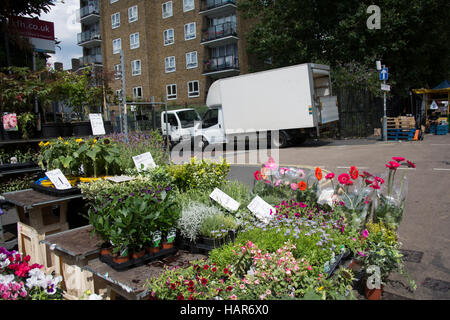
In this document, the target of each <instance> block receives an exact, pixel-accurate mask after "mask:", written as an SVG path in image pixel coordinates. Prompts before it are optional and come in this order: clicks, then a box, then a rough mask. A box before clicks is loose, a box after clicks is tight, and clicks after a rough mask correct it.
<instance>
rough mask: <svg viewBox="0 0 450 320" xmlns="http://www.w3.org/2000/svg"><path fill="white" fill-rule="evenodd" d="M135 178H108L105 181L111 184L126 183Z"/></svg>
mask: <svg viewBox="0 0 450 320" xmlns="http://www.w3.org/2000/svg"><path fill="white" fill-rule="evenodd" d="M134 179H135V178H133V177H129V176H115V177H108V178H106V180H109V181H112V182H116V183H119V182H126V181H131V180H134Z"/></svg>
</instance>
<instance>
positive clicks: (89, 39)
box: [77, 30, 102, 48]
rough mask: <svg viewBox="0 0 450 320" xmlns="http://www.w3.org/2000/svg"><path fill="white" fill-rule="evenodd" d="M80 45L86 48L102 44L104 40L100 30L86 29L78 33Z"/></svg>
mask: <svg viewBox="0 0 450 320" xmlns="http://www.w3.org/2000/svg"><path fill="white" fill-rule="evenodd" d="M77 36H78V45H79V46H82V47H85V48H92V47H97V46H100V44H101V42H102V37H101V35H100V31H97V30H94V31H84V32H81V33H79V34H78V35H77Z"/></svg>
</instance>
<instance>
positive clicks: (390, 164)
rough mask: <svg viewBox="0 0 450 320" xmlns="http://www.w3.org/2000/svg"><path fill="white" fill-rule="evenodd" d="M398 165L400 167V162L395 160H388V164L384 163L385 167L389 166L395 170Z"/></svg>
mask: <svg viewBox="0 0 450 320" xmlns="http://www.w3.org/2000/svg"><path fill="white" fill-rule="evenodd" d="M398 167H400V164H399V163H398V162H396V161H389V164H386V168H389V170H397V168H398Z"/></svg>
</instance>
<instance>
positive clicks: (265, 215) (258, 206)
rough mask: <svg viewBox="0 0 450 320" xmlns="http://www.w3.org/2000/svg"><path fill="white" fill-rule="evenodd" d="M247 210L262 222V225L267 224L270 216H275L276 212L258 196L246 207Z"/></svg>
mask: <svg viewBox="0 0 450 320" xmlns="http://www.w3.org/2000/svg"><path fill="white" fill-rule="evenodd" d="M247 208H248V209H249V210H250V211H251V212H253V214H254V215H255V216H256V217H257V218H258V219H260V220H261V221H263V222H264V223H269V220H270V219H271V217H272V215H271V213H272V214H275V212H276V210H275V209H274V208H273V207H272V206H271V205H270V204H268V203H267V202H265V201H264V200H263V199H261V198H260V197H259V196H256V197H255V198H254V199H253V200H252V202H250V204H249V205H248V206H247Z"/></svg>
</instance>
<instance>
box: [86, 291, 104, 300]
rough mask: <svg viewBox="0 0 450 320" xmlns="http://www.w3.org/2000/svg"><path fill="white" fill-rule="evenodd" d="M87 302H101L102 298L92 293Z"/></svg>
mask: <svg viewBox="0 0 450 320" xmlns="http://www.w3.org/2000/svg"><path fill="white" fill-rule="evenodd" d="M88 300H103V298H102V296H100V295H98V294H95V293H93V294H91V295H90V296H89V298H88Z"/></svg>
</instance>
